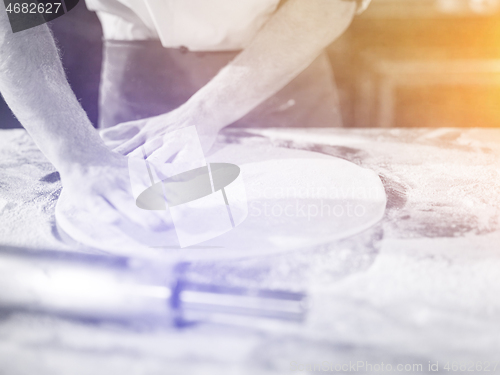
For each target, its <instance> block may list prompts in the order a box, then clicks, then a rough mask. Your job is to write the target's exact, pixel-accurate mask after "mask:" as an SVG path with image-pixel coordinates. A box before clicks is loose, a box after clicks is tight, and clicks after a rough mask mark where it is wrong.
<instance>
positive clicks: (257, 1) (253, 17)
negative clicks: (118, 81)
mask: <svg viewBox="0 0 500 375" xmlns="http://www.w3.org/2000/svg"><path fill="white" fill-rule="evenodd" d="M306 1H307V0H306ZM279 2H280V0H86V4H87V7H88V8H89V10H93V11H96V12H97V15H98V17H99V19H100V21H101V24H102V28H103V33H104V38H105V39H114V40H147V39H160V40H161V43H162V45H163V46H164V47H166V48H178V47H187V48H188V49H190V50H192V51H224V50H240V49H243V48H245V47H246V46H247V45H248V43H249V42H250V41H251V40H252V39H253V37H254V36H255V35H256V33H257V32H258V31H259V29H260V28H261V27H262V25H264V23H265V22H266V21H267V20H268V19H269V18H270V17H271V15H272V14H273V13H274V11H275V10H276V8H277V7H278V5H279ZM369 2H370V0H362V6H361V8H365V7H366V6H367V5H368V3H369Z"/></svg>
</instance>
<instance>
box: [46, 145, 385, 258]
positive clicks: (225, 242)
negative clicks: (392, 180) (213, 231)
mask: <svg viewBox="0 0 500 375" xmlns="http://www.w3.org/2000/svg"><path fill="white" fill-rule="evenodd" d="M206 160H207V162H208V163H232V164H236V165H238V166H239V167H240V170H241V172H240V173H241V178H242V180H243V185H244V189H245V191H246V197H247V209H248V214H247V217H246V219H245V220H243V221H242V223H241V224H240V225H239V226H236V227H235V228H234V229H232V230H230V231H228V232H226V233H225V234H222V235H220V236H218V237H216V238H213V239H211V240H208V241H205V242H203V243H199V244H197V245H194V246H191V247H187V248H183V249H181V248H180V246H179V241H178V239H177V235H176V232H175V230H173V229H172V230H169V231H165V232H162V233H155V232H144V233H127V234H125V233H123V232H122V231H119V230H117V229H116V228H113V227H112V225H109V224H108V225H106V224H103V223H100V224H99V225H98V224H95V223H94V224H93V225H92V226H89V225H88V222H89V221H97V222H98V221H99V218H90V217H85V216H83V215H82V216H81V217H80V216H79V215H78V212H76V211H75V208H74V207H73V208H72V207H71V206H70V205H69V202H67V201H66V199H65V195H64V189H63V192H62V194H61V197H60V200H59V202H58V204H57V207H56V220H57V223H58V226H59V228H60V229H61V230H62V231H64V232H65V233H66V234H67V235H69V236H70V237H72V238H73V239H74V240H76V241H77V242H80V243H82V244H84V245H87V246H90V247H93V248H99V249H102V250H105V251H107V252H110V253H114V254H125V255H134V256H146V257H160V258H169V259H175V260H179V259H186V260H189V259H200V258H218V257H224V258H225V257H241V256H254V255H264V254H270V253H273V252H282V251H288V250H294V249H299V248H310V247H315V246H317V245H320V244H322V243H326V242H331V241H335V240H338V239H341V238H345V237H348V236H351V235H354V234H356V233H358V232H361V231H363V230H365V229H367V228H369V227H370V226H372V225H374V224H375V223H377V222H378V221H379V220H380V219H381V218H382V216H383V214H384V211H385V205H386V195H385V191H384V187H383V185H382V183H381V181H380V179H379V177H378V176H377V175H376V174H375V173H374V172H373V171H371V170H368V169H364V168H361V167H359V166H357V165H355V164H353V163H350V162H348V161H346V160H343V159H338V158H334V157H331V156H327V155H323V154H319V153H314V152H309V151H302V150H291V149H285V148H276V147H272V146H265V145H259V146H244V145H237V144H230V145H226V146H224V147H221V148H219V149H218V150H216V151H215V152H213V153H212V154H211V155H210V156H208V157H207V158H206ZM229 203H231V202H229ZM165 214H166V215H168V214H169V212H168V211H165ZM92 231H94V232H96V233H92Z"/></svg>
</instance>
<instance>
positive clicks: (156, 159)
mask: <svg viewBox="0 0 500 375" xmlns="http://www.w3.org/2000/svg"><path fill="white" fill-rule="evenodd" d="M183 147H184V144H183V142H181V141H179V140H178V139H176V138H175V137H172V136H170V137H169V136H165V137H163V139H162V144H161V146H160V147H156V149H155V150H154V151H153V152H150V150H147V153H146V157H147V160H148V161H149V162H150V163H152V164H154V165H158V166H160V165H163V164H165V163H168V162H171V161H172V160H173V159H174V158H175V156H176V155H177V153H178V152H179V151H180V150H181V149H182V148H183Z"/></svg>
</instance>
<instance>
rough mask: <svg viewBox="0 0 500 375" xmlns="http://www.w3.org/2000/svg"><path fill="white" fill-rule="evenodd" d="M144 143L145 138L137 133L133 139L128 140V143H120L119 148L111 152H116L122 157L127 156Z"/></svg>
mask: <svg viewBox="0 0 500 375" xmlns="http://www.w3.org/2000/svg"><path fill="white" fill-rule="evenodd" d="M144 142H145V136H144V135H143V134H142V133H141V132H139V134H137V135H136V136H135V137H133V138H132V139H129V140H128V141H126V142H124V143H122V144H121V145H120V146H118V147H116V148H115V149H114V150H113V151H115V152H118V153H119V154H122V155H128V154H129V153H131V152H132V151H134V150H135V149H136V148H138V147H140V146H142V145H143V144H144Z"/></svg>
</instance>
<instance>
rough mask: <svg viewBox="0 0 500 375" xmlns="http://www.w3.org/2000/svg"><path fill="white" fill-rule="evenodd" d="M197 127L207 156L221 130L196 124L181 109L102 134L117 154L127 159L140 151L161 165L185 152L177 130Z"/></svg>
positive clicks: (199, 122)
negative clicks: (136, 151) (126, 156)
mask: <svg viewBox="0 0 500 375" xmlns="http://www.w3.org/2000/svg"><path fill="white" fill-rule="evenodd" d="M187 127H194V128H195V129H196V133H197V134H198V138H199V140H200V143H201V148H202V150H203V152H204V153H205V154H206V153H207V152H208V151H209V150H210V148H211V147H212V146H213V144H214V142H215V140H216V138H217V134H218V132H219V130H220V129H221V127H218V126H215V125H212V124H210V123H209V122H208V121H206V122H204V121H203V120H198V121H193V120H192V118H191V117H190V116H189V115H186V110H184V109H183V107H179V108H177V109H175V110H173V111H171V112H168V113H165V114H162V115H159V116H154V117H149V118H146V119H141V120H136V121H130V122H125V123H122V124H118V125H116V126H113V127H111V128H107V129H104V130H101V132H100V135H101V138H102V139H103V140H104V142H105V143H106V145H107V146H108V147H110V148H112V149H114V151H115V152H118V153H120V154H122V155H128V154H130V153H131V152H133V151H135V150H137V149H139V148H141V149H143V150H144V153H145V155H146V157H147V158H148V160H149V161H154V162H156V163H159V164H162V163H166V162H171V161H172V160H173V159H176V158H179V157H181V156H182V154H183V153H184V152H185V151H186V150H185V146H186V140H185V139H182V137H181V138H179V137H178V134H179V132H177V131H178V130H181V129H184V128H187Z"/></svg>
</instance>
